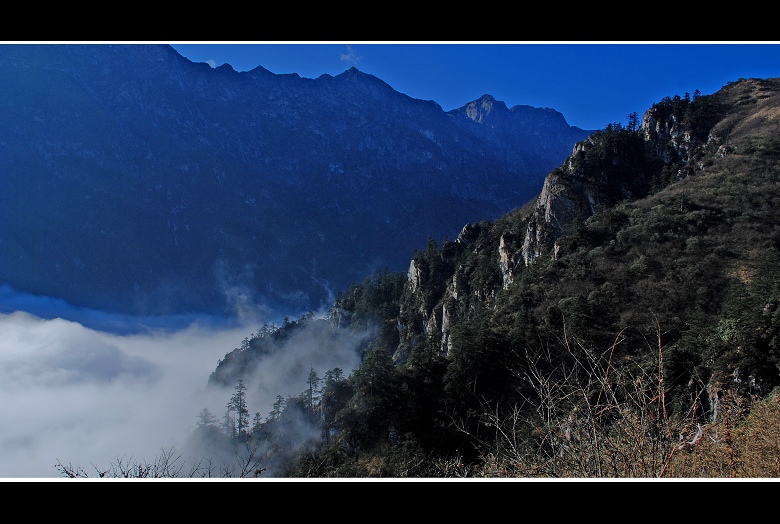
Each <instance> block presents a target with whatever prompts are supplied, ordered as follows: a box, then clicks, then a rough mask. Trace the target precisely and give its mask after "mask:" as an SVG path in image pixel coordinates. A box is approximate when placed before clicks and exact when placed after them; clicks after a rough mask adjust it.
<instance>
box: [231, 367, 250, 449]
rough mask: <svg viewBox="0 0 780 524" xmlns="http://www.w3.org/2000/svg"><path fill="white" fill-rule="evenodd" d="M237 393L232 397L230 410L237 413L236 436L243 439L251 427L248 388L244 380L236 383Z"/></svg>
mask: <svg viewBox="0 0 780 524" xmlns="http://www.w3.org/2000/svg"><path fill="white" fill-rule="evenodd" d="M235 390H236V392H235V393H233V396H231V397H230V402H228V410H229V411H230V412H232V413H235V418H234V420H235V424H236V435H237V436H239V437H243V436H245V435H246V432H247V428H248V427H249V408H248V407H247V401H246V386H245V385H244V380H243V379H238V380H237V381H236V387H235Z"/></svg>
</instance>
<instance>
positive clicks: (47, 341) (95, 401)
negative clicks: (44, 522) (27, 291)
mask: <svg viewBox="0 0 780 524" xmlns="http://www.w3.org/2000/svg"><path fill="white" fill-rule="evenodd" d="M0 333H2V336H1V337H0V477H2V478H48V477H55V478H59V477H60V474H59V471H57V469H56V468H55V465H56V464H57V462H58V461H60V462H62V464H64V465H68V464H71V465H73V466H80V467H82V468H84V469H85V470H87V471H88V472H89V473H91V474H92V475H93V476H94V474H95V472H94V471H93V470H92V464H94V465H97V466H100V467H101V468H103V469H108V467H109V466H110V463H111V462H115V461H116V460H117V459H118V458H122V457H125V458H129V457H134V458H136V459H138V460H140V461H152V460H154V458H155V457H156V455H158V454H159V453H160V451H161V450H162V449H163V448H166V449H167V448H169V447H170V446H171V445H181V444H182V442H183V440H184V439H185V438H186V435H187V433H188V431H189V430H190V428H191V427H192V426H193V424H194V423H195V422H196V419H197V414H198V412H199V411H200V410H201V409H202V408H203V407H210V408H215V409H217V411H215V412H216V413H221V411H220V409H221V408H219V407H220V406H223V405H224V404H225V403H226V402H227V397H226V398H224V399H223V398H221V397H219V398H209V396H208V395H206V394H205V392H204V388H205V386H206V384H207V381H208V376H209V374H210V373H211V372H212V371H214V369H215V368H216V365H217V361H218V359H219V358H220V357H222V356H223V355H224V354H225V353H226V352H227V351H230V350H231V349H232V348H234V347H235V346H236V344H237V341H240V340H241V339H242V338H243V337H244V336H246V333H247V328H233V329H226V330H222V331H209V330H206V329H203V328H200V327H198V326H197V325H193V326H191V327H189V328H187V329H184V330H181V331H178V332H173V333H165V332H158V333H151V334H142V335H137V334H136V335H125V336H119V335H113V334H109V333H105V332H101V331H95V330H92V329H88V328H86V327H84V326H82V325H81V324H78V323H76V322H70V321H67V320H62V319H53V320H43V319H40V318H38V317H35V316H33V315H30V314H27V313H22V312H16V313H12V314H0Z"/></svg>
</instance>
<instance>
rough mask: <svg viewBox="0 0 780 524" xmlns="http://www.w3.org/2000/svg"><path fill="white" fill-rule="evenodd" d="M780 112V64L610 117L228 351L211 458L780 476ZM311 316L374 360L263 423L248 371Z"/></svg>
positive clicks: (285, 404) (437, 469)
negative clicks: (390, 266)
mask: <svg viewBox="0 0 780 524" xmlns="http://www.w3.org/2000/svg"><path fill="white" fill-rule="evenodd" d="M778 117H780V79H740V80H739V81H736V82H732V83H729V84H727V85H726V86H724V87H723V88H722V89H721V90H720V91H718V92H717V93H715V94H713V95H707V96H701V95H699V94H698V93H694V94H693V95H692V96H691V95H690V94H688V93H686V94H684V95H682V96H680V95H675V96H673V97H668V98H665V99H663V100H661V101H659V102H658V103H657V104H655V105H654V106H653V107H652V108H650V109H649V110H648V111H647V112H646V113H645V114H644V115H643V117H642V119H641V123H640V120H639V119H638V116H637V115H629V119H628V125H623V124H621V123H614V124H611V125H609V126H607V127H606V128H605V129H603V130H599V131H597V132H595V133H593V134H592V135H591V136H590V137H588V138H587V139H586V140H584V141H583V142H581V143H579V144H578V145H577V146H576V147H575V150H574V152H573V153H572V155H571V156H570V157H569V158H568V159H567V160H566V162H565V163H564V164H563V165H562V166H561V167H560V168H557V169H556V170H554V171H553V172H552V173H550V175H549V176H548V178H547V181H546V183H545V190H544V191H543V193H542V194H541V195H540V198H539V199H538V200H537V201H536V202H533V203H531V204H529V205H527V206H525V207H524V208H520V209H516V210H514V211H512V212H509V213H507V214H506V215H504V216H503V217H501V218H500V219H498V220H495V221H488V220H485V221H482V222H479V223H473V224H467V225H465V227H464V228H463V230H462V232H461V233H460V235H459V236H458V238H457V239H455V240H449V239H444V240H437V239H430V240H429V242H428V245H427V246H420V249H419V250H418V251H416V252H415V254H414V257H413V260H412V261H411V264H410V269H409V271H408V273H396V272H390V271H383V270H378V271H377V272H376V273H375V274H374V275H372V276H371V277H368V278H366V279H365V280H364V281H362V282H360V283H355V284H354V285H352V286H351V287H350V288H349V289H347V290H345V291H343V292H341V293H340V294H339V295H338V297H337V299H336V301H335V303H334V305H333V307H332V309H331V311H330V314H329V315H328V316H327V317H326V318H314V317H313V316H312V315H306V316H302V317H301V318H299V319H297V320H295V321H285V324H284V325H283V326H265V328H264V329H263V330H262V332H261V333H257V334H253V336H252V337H251V339H247V340H246V341H245V343H244V344H242V347H240V348H237V349H235V350H234V351H232V352H230V353H228V354H227V355H226V357H225V359H224V360H222V361H221V362H220V365H219V366H218V367H217V369H216V370H215V372H214V374H213V375H212V377H211V382H215V383H216V382H219V383H220V384H222V385H234V387H235V394H234V395H233V396H232V397H231V398H230V399H226V401H228V410H227V412H226V413H225V417H224V420H223V421H222V423H219V422H218V421H217V420H216V417H215V416H213V415H211V414H210V413H202V414H201V416H200V419H199V420H200V423H199V425H198V427H197V429H196V430H195V431H194V432H193V436H192V439H193V442H195V441H197V442H198V443H199V445H202V444H203V443H204V442H205V443H208V446H207V447H206V448H204V447H202V446H199V447H197V449H198V451H199V452H201V451H202V450H204V449H210V450H211V451H212V452H214V453H216V450H221V452H222V453H224V452H225V451H224V450H226V449H229V450H231V453H228V454H227V455H225V456H231V457H232V456H242V457H244V458H245V461H244V463H245V464H251V466H252V467H244V468H237V469H230V468H224V469H222V470H219V471H221V472H222V473H225V474H231V475H235V476H252V475H254V474H257V475H258V476H265V477H400V478H403V477H472V478H478V477H507V478H510V477H653V478H654V477H663V478H670V477H777V476H778V475H779V474H780V470H778V463H780V440H778V435H780V396H778V395H779V394H780V393H779V392H780V390H778V389H777V388H778V386H780V352H779V351H780V348H779V347H778V345H779V344H780V307H779V306H780V265H779V263H778V260H780V252H779V251H780V133H778V132H779V131H780V128H779V126H778V122H779V120H778ZM564 204H565V205H564ZM311 329H317V330H319V332H320V333H321V337H322V339H323V340H327V341H328V344H330V343H331V342H333V341H334V340H335V341H338V340H341V339H342V338H343V337H352V338H351V340H352V341H353V342H355V343H356V344H357V347H358V348H359V355H360V362H361V363H360V365H359V367H358V368H357V369H355V370H354V371H353V372H351V373H348V374H347V373H344V371H343V370H341V369H338V368H336V369H315V368H312V369H311V370H310V373H309V375H308V380H307V381H306V383H302V384H301V394H300V395H297V396H290V397H286V398H285V397H281V396H280V397H279V398H278V403H277V404H276V405H275V406H274V410H273V412H272V413H271V414H269V415H268V416H267V417H266V416H264V414H262V413H256V414H255V418H254V420H252V421H250V417H251V415H250V413H252V410H251V406H249V405H247V403H246V397H245V389H246V388H247V387H258V385H257V384H246V383H245V382H244V380H245V379H246V377H248V376H249V372H248V371H247V370H249V369H252V368H253V367H256V366H262V365H263V359H264V357H265V356H266V355H268V354H269V352H273V351H276V350H278V349H279V348H280V347H281V345H280V341H281V340H283V339H286V338H289V337H290V336H292V335H293V334H295V333H298V332H303V331H306V330H311ZM336 343H338V342H336ZM323 347H324V348H326V347H327V344H323ZM191 449H196V448H194V447H193V448H191ZM212 456H215V455H212ZM264 468H265V469H264ZM250 470H251V471H250ZM63 471H64V473H71V474H72V473H74V471H73V470H72V469H68V468H63ZM203 471H204V470H199V472H196V471H191V472H190V474H192V475H193V476H198V475H202V474H203ZM217 473H218V470H216V469H212V470H210V474H212V475H215V474H217Z"/></svg>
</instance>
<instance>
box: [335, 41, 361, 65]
mask: <svg viewBox="0 0 780 524" xmlns="http://www.w3.org/2000/svg"><path fill="white" fill-rule="evenodd" d="M339 58H341V60H343V61H344V62H351V63H353V64H358V63H360V60H361V59H362V58H363V57H361V56H360V55H358V53H357V50H356V49H355V48H354V47H352V46H351V45H348V46H347V52H346V53H341V55H340V56H339Z"/></svg>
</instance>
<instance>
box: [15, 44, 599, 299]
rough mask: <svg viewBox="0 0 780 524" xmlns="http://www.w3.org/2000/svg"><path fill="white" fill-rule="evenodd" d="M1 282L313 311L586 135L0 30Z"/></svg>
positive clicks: (499, 210) (527, 192)
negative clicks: (20, 37)
mask: <svg viewBox="0 0 780 524" xmlns="http://www.w3.org/2000/svg"><path fill="white" fill-rule="evenodd" d="M0 117H1V118H0V152H1V153H2V154H1V155H0V170H2V173H3V177H2V179H1V180H0V224H1V225H0V282H2V283H7V284H10V285H12V286H14V287H15V288H17V289H19V290H22V291H26V292H30V293H35V294H40V295H46V296H52V297H56V298H61V299H64V300H67V301H69V302H70V303H72V304H74V305H78V306H85V307H92V308H98V309H105V310H109V311H118V312H122V313H129V314H171V313H183V312H205V313H221V312H227V311H230V310H231V309H232V308H235V307H239V306H241V304H242V303H245V302H253V303H264V304H266V305H267V306H268V307H269V308H287V309H290V310H298V311H300V310H305V309H316V308H318V307H320V306H322V305H328V304H329V303H330V302H331V301H332V299H333V295H334V294H335V293H337V292H338V291H339V290H342V289H345V288H346V287H348V286H349V285H350V284H351V283H352V282H355V281H359V280H362V279H363V278H364V277H365V276H366V275H369V274H371V273H373V271H374V270H375V269H376V268H378V267H387V268H389V269H393V270H395V269H399V268H402V267H405V266H406V265H408V260H409V257H410V256H411V254H412V251H413V249H414V248H415V247H416V246H419V245H423V244H424V243H425V242H426V241H427V239H428V238H437V239H442V238H447V237H449V236H451V235H452V236H454V235H455V234H456V233H457V231H458V230H459V229H460V227H461V225H462V224H463V223H467V222H472V221H475V220H481V219H483V218H488V219H492V218H497V217H499V216H501V215H502V214H503V213H505V212H507V211H508V210H510V209H513V208H515V207H517V206H518V205H522V204H523V203H525V202H527V201H529V200H530V199H531V198H533V197H534V196H536V195H537V194H538V192H539V188H540V187H541V184H542V181H543V180H544V177H545V176H546V175H547V174H548V173H549V172H550V171H551V170H552V169H553V168H554V167H555V166H558V165H560V163H561V161H562V160H563V159H564V158H566V156H567V155H568V154H569V153H570V152H571V150H572V147H573V146H574V144H575V143H577V142H578V141H580V140H582V139H584V138H585V137H586V136H588V134H589V133H590V132H589V131H586V130H582V129H579V128H577V127H573V126H569V125H568V124H567V123H566V121H565V119H564V118H563V115H561V114H560V113H558V112H556V111H554V110H550V109H539V108H532V107H530V106H515V107H513V108H511V109H509V108H507V107H506V105H505V104H504V103H503V102H499V101H496V100H494V99H493V98H492V97H490V96H489V95H485V96H483V97H481V98H480V99H479V100H477V101H474V102H471V103H469V104H466V105H465V106H464V107H463V108H460V109H456V110H453V111H450V112H444V111H443V110H442V109H441V107H440V106H439V105H438V104H436V103H435V102H433V101H424V100H418V99H414V98H411V97H409V96H407V95H404V94H402V93H399V92H397V91H395V90H394V89H392V88H391V87H390V86H389V85H388V84H386V83H385V82H383V81H382V80H380V79H378V78H376V77H374V76H372V75H368V74H365V73H362V72H360V71H359V70H357V69H355V68H351V69H349V70H347V71H345V72H344V73H342V74H340V75H337V76H335V77H334V76H330V75H322V76H321V77H319V78H317V79H308V78H301V77H300V76H298V75H297V74H286V75H276V74H273V73H271V72H270V71H268V70H266V69H264V68H263V67H257V68H255V69H253V70H251V71H247V72H236V71H235V70H233V68H232V67H231V66H229V65H228V64H225V65H222V66H220V67H217V68H211V67H210V66H208V65H207V64H205V63H193V62H190V61H189V60H187V59H186V58H184V57H182V56H181V55H179V54H178V53H177V52H176V51H175V50H174V49H173V48H172V47H171V46H168V45H157V44H138V45H135V44H122V45H111V44H67V45H64V44H42V45H41V44H4V45H1V46H0Z"/></svg>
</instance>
